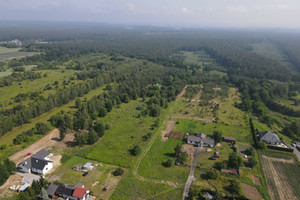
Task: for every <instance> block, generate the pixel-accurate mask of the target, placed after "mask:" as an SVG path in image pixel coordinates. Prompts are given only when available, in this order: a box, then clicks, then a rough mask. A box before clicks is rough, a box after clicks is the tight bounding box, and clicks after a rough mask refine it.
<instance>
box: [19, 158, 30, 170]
mask: <svg viewBox="0 0 300 200" xmlns="http://www.w3.org/2000/svg"><path fill="white" fill-rule="evenodd" d="M19 165H23V166H25V167H26V168H27V169H30V168H31V158H27V159H26V160H24V161H23V162H21V163H20V164H19Z"/></svg>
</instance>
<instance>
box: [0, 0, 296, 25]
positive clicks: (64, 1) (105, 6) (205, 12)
mask: <svg viewBox="0 0 300 200" xmlns="http://www.w3.org/2000/svg"><path fill="white" fill-rule="evenodd" d="M299 19H300V0H129V1H127V0H0V20H1V21H6V20H25V21H27V20H30V21H80V22H99V23H109V24H125V25H155V26H173V27H221V28H226V27H229V28H233V27H235V28H289V29H299V28H300V22H299ZM0 28H1V27H0Z"/></svg>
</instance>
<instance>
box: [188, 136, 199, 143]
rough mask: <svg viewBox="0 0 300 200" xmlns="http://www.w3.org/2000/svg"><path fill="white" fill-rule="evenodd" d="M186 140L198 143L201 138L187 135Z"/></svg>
mask: <svg viewBox="0 0 300 200" xmlns="http://www.w3.org/2000/svg"><path fill="white" fill-rule="evenodd" d="M187 141H190V142H198V143H199V142H200V141H201V138H199V137H195V136H188V138H187Z"/></svg>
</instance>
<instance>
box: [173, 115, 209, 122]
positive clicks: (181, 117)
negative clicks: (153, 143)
mask: <svg viewBox="0 0 300 200" xmlns="http://www.w3.org/2000/svg"><path fill="white" fill-rule="evenodd" d="M171 118H173V119H192V120H197V121H205V122H212V119H207V118H200V117H185V116H171Z"/></svg>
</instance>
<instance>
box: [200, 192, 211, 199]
mask: <svg viewBox="0 0 300 200" xmlns="http://www.w3.org/2000/svg"><path fill="white" fill-rule="evenodd" d="M202 197H203V198H207V199H213V196H212V195H211V194H209V193H208V192H206V193H205V194H204V195H203V196H202Z"/></svg>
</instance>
